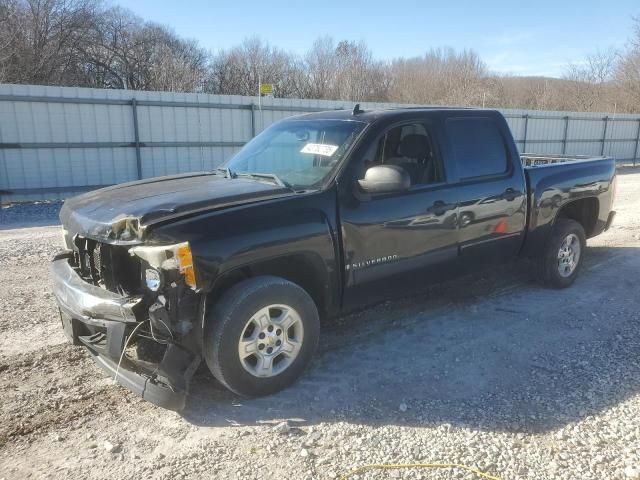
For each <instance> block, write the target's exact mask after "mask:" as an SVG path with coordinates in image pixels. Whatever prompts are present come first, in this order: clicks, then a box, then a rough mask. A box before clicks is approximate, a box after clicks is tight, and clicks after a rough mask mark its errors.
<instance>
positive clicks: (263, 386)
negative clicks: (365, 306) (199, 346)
mask: <svg viewBox="0 0 640 480" xmlns="http://www.w3.org/2000/svg"><path fill="white" fill-rule="evenodd" d="M260 312H263V314H262V315H258V314H259V313H260ZM291 322H295V323H292V326H291V327H287V326H286V325H287V324H288V323H291ZM264 325H267V326H266V327H265V326H264ZM278 325H282V326H283V327H282V328H280V329H278V328H273V330H271V331H269V330H268V328H272V327H274V326H276V327H277V326H278ZM265 334H266V335H267V337H266V338H265V337H261V335H265ZM276 334H279V335H276ZM319 334H320V319H319V316H318V310H317V308H316V305H315V303H314V301H313V300H312V298H311V297H310V296H309V294H307V292H306V291H305V290H303V289H302V288H300V287H299V286H298V285H296V284H294V283H292V282H289V281H287V280H284V279H282V278H278V277H271V276H261V277H255V278H251V279H248V280H244V281H242V282H240V283H238V284H237V285H234V286H233V287H231V288H230V289H229V290H228V291H227V292H225V294H224V295H223V296H222V298H221V299H220V300H219V301H218V302H217V303H216V304H215V305H214V307H213V308H212V309H211V310H210V311H209V313H208V314H207V318H206V325H205V331H204V341H203V347H204V352H203V356H204V359H205V361H206V363H207V366H208V367H209V370H211V373H212V374H213V376H214V377H215V378H216V379H217V380H218V381H219V382H220V383H222V384H223V385H224V386H225V387H227V388H228V389H229V390H231V391H232V392H234V393H236V394H238V395H241V396H244V397H259V396H263V395H269V394H272V393H275V392H278V391H280V390H282V389H284V388H286V387H288V386H289V385H291V384H292V383H293V382H295V381H296V380H297V379H298V378H299V377H300V375H301V374H302V372H303V371H304V370H305V369H306V367H307V366H308V365H309V363H310V362H311V358H312V357H313V354H314V352H315V350H316V347H317V345H318V337H319ZM294 337H297V340H296V338H294ZM260 338H264V340H260ZM278 339H280V340H281V343H279V344H278ZM241 340H242V342H243V343H242V346H241V345H240V342H241ZM294 340H295V341H294ZM261 342H264V343H261ZM269 342H271V343H269ZM245 345H247V347H246V349H245ZM260 345H262V347H263V348H262V350H260V351H259V350H258V348H259V347H260ZM265 345H266V348H264V347H265ZM269 345H271V346H269ZM292 345H294V346H295V347H291V346H292ZM270 348H271V349H272V350H271V351H270V352H269V353H270V354H271V355H268V354H267V353H266V352H267V351H268V350H269V349H270ZM241 350H242V353H241ZM285 350H289V352H287V353H286V352H285ZM294 350H295V352H294ZM247 351H255V353H252V354H249V355H248V356H246V357H245V358H244V359H243V358H241V355H243V356H244V355H246V352H247ZM277 352H280V353H278V354H277V355H276V353H277ZM294 353H295V355H294ZM268 358H271V362H272V363H271V372H270V373H271V374H270V375H267V374H268V373H269V370H268V363H269V362H268V360H267V359H268ZM254 362H255V366H254V365H253V363H254ZM283 362H284V363H283ZM260 375H263V376H260ZM265 375H266V376H265Z"/></svg>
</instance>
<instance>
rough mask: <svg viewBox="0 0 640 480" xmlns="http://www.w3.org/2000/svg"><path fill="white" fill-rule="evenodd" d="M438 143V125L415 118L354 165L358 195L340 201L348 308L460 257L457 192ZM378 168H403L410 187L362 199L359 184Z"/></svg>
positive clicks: (390, 131) (387, 133)
mask: <svg viewBox="0 0 640 480" xmlns="http://www.w3.org/2000/svg"><path fill="white" fill-rule="evenodd" d="M437 145H438V138H437V131H436V128H435V126H434V125H433V124H432V123H430V121H428V120H426V119H419V120H418V119H416V120H413V121H406V122H403V123H402V124H397V125H393V126H391V127H390V128H388V129H387V130H386V131H384V132H383V133H382V134H381V135H380V136H379V137H377V138H376V139H374V141H372V142H371V147H370V148H369V151H367V152H365V153H364V154H363V156H362V158H360V159H354V161H356V162H360V167H359V168H356V169H354V172H356V173H355V174H354V176H353V178H352V179H350V180H351V181H350V182H349V183H350V185H347V188H353V190H354V192H353V195H352V196H350V197H349V199H347V200H346V201H345V200H342V201H341V202H340V221H341V224H342V237H343V245H344V255H345V258H344V262H345V305H346V306H347V307H348V306H349V305H351V304H352V303H353V304H357V305H360V304H363V303H374V302H376V301H378V300H379V299H380V298H382V296H385V297H386V296H392V295H393V294H394V293H395V292H394V290H403V289H405V288H406V285H407V283H409V284H411V283H414V284H415V283H416V278H417V275H419V274H420V273H424V272H427V271H431V270H432V267H434V266H436V265H440V264H442V263H443V262H446V261H448V260H453V259H455V258H456V257H457V254H458V247H457V217H456V213H457V192H456V189H455V188H453V187H451V186H449V185H448V184H447V182H446V172H445V168H444V165H443V162H442V157H441V155H440V151H439V149H438V148H437ZM379 164H393V165H397V166H400V167H401V168H404V169H405V170H406V171H407V172H408V173H409V176H410V178H411V188H410V189H409V190H408V191H406V192H402V193H395V194H386V195H379V196H372V197H368V198H364V197H363V196H361V195H358V192H357V187H356V186H352V185H353V184H354V183H355V180H357V179H358V178H363V177H364V172H365V171H366V169H367V168H369V167H371V166H374V165H379ZM351 186H352V187H351ZM412 281H413V282H412Z"/></svg>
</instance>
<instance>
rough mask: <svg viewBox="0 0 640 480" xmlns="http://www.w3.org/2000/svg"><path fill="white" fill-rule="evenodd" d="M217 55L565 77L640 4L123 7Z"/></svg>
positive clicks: (625, 0) (610, 41) (127, 3)
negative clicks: (348, 58)
mask: <svg viewBox="0 0 640 480" xmlns="http://www.w3.org/2000/svg"><path fill="white" fill-rule="evenodd" d="M113 2H114V4H118V5H122V6H123V7H126V8H129V9H130V10H133V11H134V12H135V13H137V14H138V15H140V16H142V17H143V18H145V19H147V20H153V21H156V22H159V23H163V24H166V25H169V26H171V27H172V28H173V29H174V30H175V31H176V32H177V33H179V34H180V35H182V36H186V37H190V38H195V39H197V40H198V41H199V42H200V44H201V45H202V46H203V47H205V48H207V49H212V50H214V51H215V50H218V49H220V48H226V47H229V46H232V45H235V44H238V43H240V42H242V40H244V39H245V38H247V37H251V36H254V35H257V36H259V37H260V38H262V39H263V40H266V41H268V42H269V43H271V44H272V45H276V46H278V47H281V48H283V49H285V50H289V51H294V52H296V53H304V51H305V50H306V49H308V48H309V47H310V46H311V44H312V43H313V40H314V39H316V38H317V37H319V36H322V35H330V36H332V37H334V39H336V40H341V39H348V40H356V41H359V40H364V41H365V42H366V43H367V44H368V45H369V47H370V48H371V50H372V51H373V53H374V55H375V57H376V58H379V59H391V58H394V57H399V56H404V57H409V56H416V55H421V54H423V53H424V52H425V51H426V50H428V49H429V48H431V47H444V46H448V47H453V48H456V49H463V48H473V49H475V50H476V51H477V52H479V53H480V55H481V57H482V59H483V60H484V61H485V62H486V63H487V64H488V66H489V68H490V69H491V70H493V71H496V72H499V73H512V74H516V75H548V76H561V75H562V72H563V71H564V68H565V66H566V65H567V63H569V62H580V61H581V60H582V59H584V57H585V56H586V55H588V54H589V53H593V52H595V51H598V50H607V49H610V48H614V49H615V48H622V47H624V45H625V44H626V42H627V40H628V39H629V37H630V35H631V25H632V21H631V15H640V2H638V0H609V1H606V2H605V1H595V0H583V1H579V0H556V1H546V0H545V1H533V0H530V1H519V0H511V1H506V0H496V1H489V0H477V1H471V0H468V1H465V0H457V1H456V0H448V1H447V0H445V1H442V0H440V1H437V2H432V1H428V0H423V1H402V0H395V1H394V0H385V1H379V0H369V1H366V2H364V1H362V2H359V1H358V2H356V1H353V0H352V1H350V0H341V1H336V0H321V1H315V2H308V1H298V2H295V1H293V0H290V1H288V2H287V1H282V0H263V1H253V0H239V1H235V2H230V1H225V2H220V1H215V0H210V1H206V0H183V1H182V2H176V1H170V0H113Z"/></svg>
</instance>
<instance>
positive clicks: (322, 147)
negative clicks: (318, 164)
mask: <svg viewBox="0 0 640 480" xmlns="http://www.w3.org/2000/svg"><path fill="white" fill-rule="evenodd" d="M337 149H338V146H337V145H329V144H327V143H307V144H306V145H305V146H304V147H302V150H300V153H311V154H312V155H322V156H323V157H330V156H331V155H333V154H334V153H335V152H336V150H337Z"/></svg>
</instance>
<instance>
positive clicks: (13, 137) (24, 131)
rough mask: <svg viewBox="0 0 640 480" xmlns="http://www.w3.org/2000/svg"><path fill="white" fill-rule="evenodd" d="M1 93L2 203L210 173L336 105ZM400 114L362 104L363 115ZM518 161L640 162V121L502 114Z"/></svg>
mask: <svg viewBox="0 0 640 480" xmlns="http://www.w3.org/2000/svg"><path fill="white" fill-rule="evenodd" d="M258 100H259V99H258V98H256V97H243V96H227V95H205V94H194V93H188V94H187V93H185V94H180V93H170V92H138V91H127V90H100V89H89V88H64V87H43V86H31V85H0V202H3V203H4V202H16V201H25V200H38V199H54V198H64V197H67V196H69V195H72V194H74V193H77V192H80V191H84V190H87V189H92V188H97V187H100V186H105V185H111V184H114V183H120V182H126V181H130V180H135V179H138V178H147V177H153V176H158V175H168V174H172V173H178V172H187V171H201V170H209V169H213V168H215V167H216V166H217V165H220V164H221V163H222V162H223V161H224V160H226V159H227V158H229V157H230V156H231V155H232V154H233V153H235V152H236V151H237V150H238V149H239V148H240V147H241V146H242V145H243V144H244V143H246V142H247V141H248V140H249V139H251V138H252V137H253V136H254V135H256V134H257V133H259V132H260V131H262V130H263V129H264V128H265V127H267V126H269V125H270V124H271V123H273V122H275V121H277V120H279V119H281V118H284V117H288V116H290V115H295V114H299V113H301V112H310V111H318V110H330V109H339V108H349V109H351V108H352V107H353V103H351V102H344V101H329V100H298V99H274V98H266V99H265V98H263V99H261V102H260V106H259V105H258ZM398 106H406V105H400V104H383V103H364V104H362V108H364V109H368V108H369V109H370V108H389V107H398ZM501 111H502V113H503V114H504V115H505V116H506V117H507V120H508V122H509V125H510V127H511V130H512V131H513V135H514V137H515V138H516V140H517V142H518V146H519V148H520V150H521V151H523V152H524V151H526V152H534V153H544V154H582V155H602V154H604V155H611V156H614V157H615V158H616V159H618V160H620V161H633V162H634V163H635V160H636V159H637V158H638V140H639V138H640V116H639V115H612V114H591V113H568V112H541V111H530V110H501Z"/></svg>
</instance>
